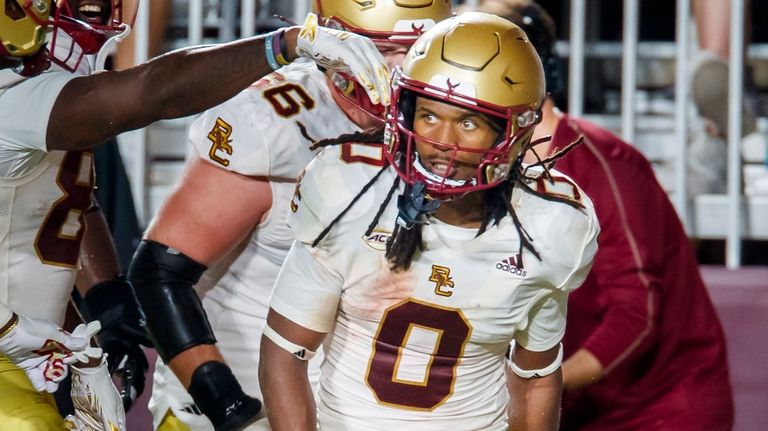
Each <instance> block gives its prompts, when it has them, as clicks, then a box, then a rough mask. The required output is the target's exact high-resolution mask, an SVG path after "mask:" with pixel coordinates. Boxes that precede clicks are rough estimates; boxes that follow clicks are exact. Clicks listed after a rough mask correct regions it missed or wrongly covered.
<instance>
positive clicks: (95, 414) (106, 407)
mask: <svg viewBox="0 0 768 431" xmlns="http://www.w3.org/2000/svg"><path fill="white" fill-rule="evenodd" d="M70 393H71V395H72V403H73V404H74V407H75V414H74V415H69V416H67V417H66V420H65V424H66V426H67V429H69V430H77V431H87V430H102V429H103V430H121V431H123V430H125V429H126V425H125V410H124V409H123V400H122V398H121V396H120V394H119V393H118V391H117V389H116V388H115V385H114V384H113V383H112V378H111V377H110V375H109V368H108V366H107V361H106V359H104V358H102V360H101V363H100V364H99V366H98V367H78V366H72V390H71V392H70Z"/></svg>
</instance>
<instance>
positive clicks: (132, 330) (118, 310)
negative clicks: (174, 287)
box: [78, 276, 152, 411]
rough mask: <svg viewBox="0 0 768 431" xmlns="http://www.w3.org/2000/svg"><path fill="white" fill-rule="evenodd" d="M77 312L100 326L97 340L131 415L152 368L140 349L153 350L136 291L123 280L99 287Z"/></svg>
mask: <svg viewBox="0 0 768 431" xmlns="http://www.w3.org/2000/svg"><path fill="white" fill-rule="evenodd" d="M78 308H79V309H80V312H81V314H82V315H83V318H84V319H85V320H87V321H89V322H90V321H94V320H99V321H100V322H101V326H102V330H101V331H100V332H99V334H98V335H97V336H96V339H97V340H98V342H99V345H100V346H101V347H102V348H103V349H104V351H105V352H106V353H107V362H108V366H109V372H110V374H112V375H113V376H116V377H119V379H120V383H121V384H120V396H121V397H122V399H123V408H124V409H125V411H128V410H129V409H130V408H131V406H132V405H133V402H134V401H135V400H136V399H137V398H138V397H139V396H140V395H141V393H142V392H143V391H144V381H145V378H146V373H147V369H148V368H149V363H148V362H147V357H146V356H145V354H144V350H142V348H141V345H142V344H143V345H145V346H148V347H151V346H152V343H151V341H150V340H149V338H148V336H147V333H146V329H145V328H144V314H143V312H142V311H141V309H140V308H139V305H138V303H137V302H136V298H135V296H134V294H133V287H132V286H131V284H130V283H129V282H128V281H127V280H126V279H125V277H123V276H118V277H115V278H114V279H112V280H110V281H106V282H103V283H99V284H97V285H95V286H93V287H91V288H90V289H89V290H88V292H86V294H85V297H84V298H83V299H82V301H81V302H80V304H79V305H78Z"/></svg>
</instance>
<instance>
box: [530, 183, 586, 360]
mask: <svg viewBox="0 0 768 431" xmlns="http://www.w3.org/2000/svg"><path fill="white" fill-rule="evenodd" d="M553 172H555V171H553ZM555 174H556V175H555V178H560V179H562V180H563V182H562V184H564V185H565V187H561V190H558V191H557V196H558V197H560V198H561V199H565V200H568V201H569V202H572V203H574V204H578V205H576V206H571V205H568V204H566V203H564V202H562V201H552V202H547V203H546V204H545V205H546V206H544V207H542V210H543V211H542V213H546V214H547V215H548V216H551V217H553V218H550V219H544V220H545V222H544V223H543V224H539V225H538V226H536V228H537V234H536V235H542V236H545V235H549V236H548V237H547V239H548V240H547V241H545V243H544V244H539V243H537V242H536V240H535V239H536V237H537V236H534V246H537V245H540V246H541V249H540V250H539V252H540V255H541V259H542V265H543V267H544V272H545V277H544V279H543V280H542V282H543V283H544V284H545V285H546V286H540V287H541V290H542V293H539V294H538V295H536V296H535V297H534V299H533V300H532V301H531V302H530V304H529V307H530V308H529V312H528V315H527V319H526V320H525V321H524V323H525V325H524V327H523V328H519V329H520V331H519V332H517V333H516V334H515V340H516V342H518V343H519V344H520V345H521V346H523V347H525V348H526V349H528V350H531V351H544V350H548V349H550V348H552V347H554V346H555V345H557V343H559V342H560V340H561V339H562V338H563V335H564V334H565V323H566V312H567V303H568V293H569V292H571V291H573V290H574V289H576V288H578V287H579V286H580V285H581V284H582V283H583V282H584V280H585V279H586V278H587V275H588V274H589V271H590V270H591V268H592V264H593V261H594V258H595V254H596V253H597V238H598V235H599V234H600V224H599V223H598V220H597V215H596V214H595V210H594V206H593V204H592V201H591V200H590V199H589V197H587V196H586V194H585V193H584V192H583V191H582V190H581V189H580V188H578V186H576V184H575V183H573V182H572V180H570V178H568V177H565V176H562V177H560V176H557V174H558V173H557V172H555ZM540 191H541V190H540ZM536 199H538V202H541V198H538V197H537V198H536ZM524 225H525V224H524ZM545 231H546V234H545V233H544V232H545Z"/></svg>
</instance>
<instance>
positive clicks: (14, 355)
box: [0, 313, 101, 392]
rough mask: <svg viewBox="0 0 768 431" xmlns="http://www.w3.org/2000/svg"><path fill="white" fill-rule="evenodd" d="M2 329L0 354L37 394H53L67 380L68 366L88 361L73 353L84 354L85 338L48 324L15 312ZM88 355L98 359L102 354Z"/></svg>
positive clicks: (82, 331)
mask: <svg viewBox="0 0 768 431" xmlns="http://www.w3.org/2000/svg"><path fill="white" fill-rule="evenodd" d="M81 326H82V327H83V328H80V327H78V333H79V334H80V333H84V329H85V325H81ZM5 328H6V329H5V331H3V334H2V336H0V352H2V354H3V355H5V356H6V357H7V358H8V359H9V360H10V361H12V362H13V363H14V364H16V365H17V366H18V367H19V368H21V369H22V370H24V372H25V373H26V374H27V377H28V378H29V381H30V382H31V383H32V385H33V386H34V387H35V389H37V390H38V391H46V392H55V391H56V389H57V388H58V387H59V382H61V381H62V380H63V379H64V378H65V377H67V373H68V366H69V364H72V363H74V362H77V361H78V360H79V359H87V356H88V355H87V354H86V355H85V356H82V355H81V356H80V358H78V357H76V356H75V354H74V352H82V353H85V352H86V350H87V348H88V341H89V340H88V338H87V337H78V336H73V335H70V334H69V333H67V332H66V331H64V330H63V329H61V328H60V327H58V326H57V325H54V324H53V323H51V322H48V321H45V320H41V319H34V318H31V317H25V316H19V315H17V314H15V313H14V314H13V316H12V317H11V320H10V321H9V322H8V323H7V324H6V325H5ZM95 330H98V328H95ZM97 350H99V349H97ZM90 353H92V354H97V356H96V357H98V355H100V354H101V351H100V350H99V351H98V352H94V351H90Z"/></svg>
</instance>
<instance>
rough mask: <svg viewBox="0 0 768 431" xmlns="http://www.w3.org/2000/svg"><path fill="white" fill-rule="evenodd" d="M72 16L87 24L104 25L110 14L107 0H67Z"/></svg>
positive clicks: (110, 7) (110, 9)
mask: <svg viewBox="0 0 768 431" xmlns="http://www.w3.org/2000/svg"><path fill="white" fill-rule="evenodd" d="M68 1H69V7H70V8H71V9H72V14H73V15H74V16H73V18H76V19H78V20H80V21H83V22H86V23H88V24H95V25H105V24H107V23H108V22H109V18H110V16H111V15H112V6H111V4H110V2H109V1H108V0H68Z"/></svg>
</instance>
